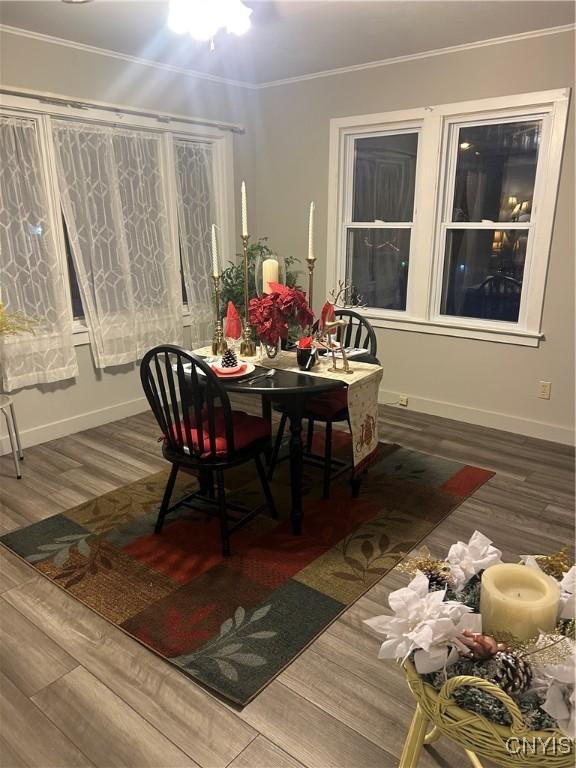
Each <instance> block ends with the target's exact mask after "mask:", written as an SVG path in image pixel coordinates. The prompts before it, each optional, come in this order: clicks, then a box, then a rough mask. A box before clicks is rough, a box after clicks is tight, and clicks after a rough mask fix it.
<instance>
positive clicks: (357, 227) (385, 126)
mask: <svg viewBox="0 0 576 768" xmlns="http://www.w3.org/2000/svg"><path fill="white" fill-rule="evenodd" d="M568 96H569V91H567V90H559V91H547V92H543V93H535V94H524V95H521V96H512V97H507V98H495V99H484V100H482V101H476V102H466V103H463V104H449V105H443V106H435V107H426V108H423V109H415V110H409V111H403V112H394V113H388V114H383V115H367V116H363V117H358V118H340V119H337V120H333V121H332V125H331V149H330V200H329V207H330V217H331V218H330V224H331V226H330V231H329V238H330V240H329V246H328V252H329V253H331V254H335V255H334V257H333V258H334V264H333V265H332V266H333V267H334V269H331V267H330V265H329V268H328V275H335V276H336V278H337V279H338V280H345V281H346V282H347V283H349V284H350V283H351V284H352V285H353V286H354V289H355V291H356V293H358V294H360V295H361V296H362V299H363V303H365V304H366V308H365V309H363V310H362V311H363V312H365V313H366V314H367V315H368V316H369V317H370V318H371V320H372V322H373V323H374V324H375V325H377V326H381V327H389V328H411V329H413V330H418V331H422V332H429V333H441V334H444V335H447V334H448V335H458V336H468V337H471V338H478V339H491V340H496V341H503V342H508V343H519V344H525V345H532V346H536V345H537V344H538V341H539V339H540V337H541V335H542V333H541V327H540V320H541V314H542V306H543V300H544V288H545V278H546V270H547V262H548V254H549V250H550V242H551V234H552V225H553V216H554V208H555V203H556V194H557V187H558V180H559V174H560V164H561V154H562V146H563V141H564V132H565V126H566V115H567V105H568ZM333 282H334V281H333V280H331V279H330V278H329V284H328V286H327V288H328V290H330V289H331V288H333V287H334V286H333V284H332V283H333Z"/></svg>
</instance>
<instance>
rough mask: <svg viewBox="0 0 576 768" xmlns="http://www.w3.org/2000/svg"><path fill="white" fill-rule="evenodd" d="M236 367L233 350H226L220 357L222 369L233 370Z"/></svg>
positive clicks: (236, 362)
mask: <svg viewBox="0 0 576 768" xmlns="http://www.w3.org/2000/svg"><path fill="white" fill-rule="evenodd" d="M237 365H238V360H237V359H236V355H235V354H234V350H232V349H227V350H226V352H224V354H223V355H222V368H235V367H236V366H237Z"/></svg>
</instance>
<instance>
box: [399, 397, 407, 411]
mask: <svg viewBox="0 0 576 768" xmlns="http://www.w3.org/2000/svg"><path fill="white" fill-rule="evenodd" d="M398 405H403V406H404V408H407V407H408V395H399V396H398Z"/></svg>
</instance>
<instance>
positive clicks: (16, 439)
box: [0, 395, 24, 480]
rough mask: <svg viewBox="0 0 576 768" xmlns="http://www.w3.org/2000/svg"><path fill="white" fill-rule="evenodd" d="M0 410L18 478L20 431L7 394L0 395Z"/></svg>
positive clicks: (19, 474)
mask: <svg viewBox="0 0 576 768" xmlns="http://www.w3.org/2000/svg"><path fill="white" fill-rule="evenodd" d="M0 411H2V413H3V414H4V418H5V419H6V429H7V431H8V438H9V440H10V447H11V449H12V456H13V458H14V467H15V469H16V477H17V478H18V480H20V478H21V477H22V472H20V463H19V461H18V459H20V461H23V460H24V454H23V453H22V444H21V443H20V433H19V432H18V422H17V421H16V411H15V410H14V403H13V402H12V398H11V397H8V395H0Z"/></svg>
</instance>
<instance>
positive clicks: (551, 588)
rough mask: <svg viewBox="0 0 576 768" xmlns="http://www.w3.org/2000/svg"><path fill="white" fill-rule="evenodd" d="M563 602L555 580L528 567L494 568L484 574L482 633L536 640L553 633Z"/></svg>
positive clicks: (495, 566)
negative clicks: (559, 608) (538, 637)
mask: <svg viewBox="0 0 576 768" xmlns="http://www.w3.org/2000/svg"><path fill="white" fill-rule="evenodd" d="M559 602H560V589H559V587H558V584H557V582H556V581H555V580H554V579H553V578H552V577H551V576H547V575H546V574H545V573H542V572H541V571H537V570H536V569H535V568H528V566H526V565H513V564H511V563H502V564H500V565H492V566H490V568H487V569H486V570H485V571H484V573H483V574H482V588H481V593H480V613H481V614H482V631H483V632H485V633H486V634H488V635H495V636H496V637H498V635H499V634H500V633H506V634H511V635H513V636H514V637H515V638H518V639H519V640H528V639H529V638H531V637H535V636H537V635H538V634H539V632H540V630H541V631H542V632H552V630H553V629H554V627H555V626H556V619H557V616H558V604H559Z"/></svg>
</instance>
